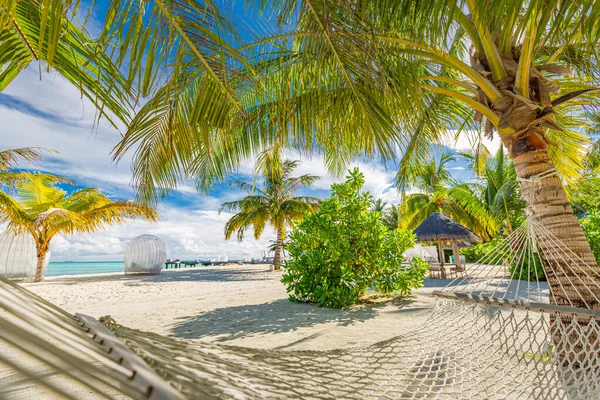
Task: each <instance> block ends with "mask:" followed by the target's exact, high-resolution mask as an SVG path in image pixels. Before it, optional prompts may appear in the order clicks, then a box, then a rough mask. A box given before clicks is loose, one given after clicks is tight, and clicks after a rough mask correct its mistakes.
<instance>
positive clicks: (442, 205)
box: [400, 151, 497, 238]
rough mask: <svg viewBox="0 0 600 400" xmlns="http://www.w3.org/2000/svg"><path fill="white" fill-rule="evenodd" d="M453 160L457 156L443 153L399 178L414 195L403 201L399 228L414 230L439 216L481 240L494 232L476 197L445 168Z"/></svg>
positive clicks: (494, 224)
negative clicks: (450, 219)
mask: <svg viewBox="0 0 600 400" xmlns="http://www.w3.org/2000/svg"><path fill="white" fill-rule="evenodd" d="M455 160H456V156H454V155H452V154H450V153H448V152H445V151H442V152H441V153H440V154H439V155H438V156H431V157H430V158H429V160H428V161H427V162H425V163H422V164H419V165H413V166H412V167H411V168H410V170H409V171H408V173H409V175H408V176H403V177H402V180H403V182H404V184H405V185H409V186H410V188H411V190H413V191H414V192H412V193H408V194H406V195H405V196H404V197H403V201H402V215H403V217H404V218H403V219H402V221H401V225H400V226H401V227H402V228H404V229H415V228H416V227H417V226H419V224H421V222H423V221H424V220H425V219H427V217H429V216H430V215H431V214H432V213H434V212H441V213H444V214H446V215H448V216H449V217H450V218H452V219H453V220H455V221H456V222H459V223H461V224H463V225H465V226H467V227H468V228H470V229H471V230H472V231H473V232H475V233H476V234H477V235H479V236H482V237H484V238H489V236H490V235H491V234H494V233H495V232H496V231H497V226H496V222H495V220H494V218H493V216H492V215H491V214H490V213H489V211H488V210H487V208H486V206H485V204H484V203H483V202H482V201H481V200H480V199H479V197H478V196H477V193H475V192H474V191H473V190H472V189H471V187H470V186H469V185H468V184H465V183H461V182H458V181H456V180H455V179H453V178H452V176H451V175H450V171H449V169H448V164H449V163H451V162H453V161H455Z"/></svg>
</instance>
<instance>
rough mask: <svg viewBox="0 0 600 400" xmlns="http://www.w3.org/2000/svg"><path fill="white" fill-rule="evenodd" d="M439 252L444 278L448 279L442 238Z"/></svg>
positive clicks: (439, 242)
mask: <svg viewBox="0 0 600 400" xmlns="http://www.w3.org/2000/svg"><path fill="white" fill-rule="evenodd" d="M437 244H438V253H439V257H440V264H441V266H440V269H441V273H442V279H446V268H445V267H444V261H445V260H444V247H443V246H442V241H441V240H440V239H438V242H437Z"/></svg>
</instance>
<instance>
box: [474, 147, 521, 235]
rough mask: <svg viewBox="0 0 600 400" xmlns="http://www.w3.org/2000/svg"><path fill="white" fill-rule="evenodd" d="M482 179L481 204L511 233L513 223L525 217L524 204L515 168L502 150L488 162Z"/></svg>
mask: <svg viewBox="0 0 600 400" xmlns="http://www.w3.org/2000/svg"><path fill="white" fill-rule="evenodd" d="M482 178H483V184H482V185H481V195H482V200H483V202H484V203H485V205H486V206H487V208H488V209H489V210H490V213H491V214H492V215H493V216H494V217H495V218H496V220H497V222H498V225H504V226H505V228H506V231H507V232H511V231H512V230H513V226H514V224H513V222H515V221H518V220H519V219H522V218H523V217H524V216H525V202H524V201H523V199H522V198H521V189H520V187H519V182H518V181H517V173H516V172H515V166H514V165H513V163H512V162H511V161H510V159H508V157H506V155H505V153H504V149H503V148H500V149H498V152H497V153H496V155H495V156H494V157H491V158H490V159H489V160H488V162H487V164H486V167H485V170H484V171H483V176H482Z"/></svg>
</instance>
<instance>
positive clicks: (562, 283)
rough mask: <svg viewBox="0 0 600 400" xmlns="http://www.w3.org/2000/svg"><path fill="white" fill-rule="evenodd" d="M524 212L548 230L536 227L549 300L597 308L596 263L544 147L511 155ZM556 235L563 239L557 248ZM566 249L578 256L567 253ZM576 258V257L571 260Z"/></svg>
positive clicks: (599, 307)
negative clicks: (540, 229)
mask: <svg viewBox="0 0 600 400" xmlns="http://www.w3.org/2000/svg"><path fill="white" fill-rule="evenodd" d="M513 161H514V164H515V169H516V172H517V176H518V177H519V178H521V179H520V181H521V182H520V183H521V191H522V195H523V198H524V199H525V202H526V203H527V213H528V215H530V216H531V217H532V218H533V220H534V221H537V222H538V223H539V224H540V225H542V226H544V227H545V228H546V229H547V230H548V232H547V233H545V234H544V233H543V232H539V231H536V235H537V236H538V237H537V243H538V247H539V249H540V256H541V258H542V260H543V261H544V264H545V267H546V275H547V279H548V281H549V283H550V286H551V291H552V296H551V299H550V301H551V302H552V303H555V304H558V305H566V306H575V307H584V308H587V307H590V308H594V309H600V304H599V303H598V302H597V301H596V300H595V299H594V296H593V294H592V292H590V289H592V290H593V288H594V287H597V286H596V285H598V283H599V282H598V279H597V277H598V275H597V273H598V271H599V268H598V264H597V263H596V259H595V257H594V254H593V253H592V250H591V248H590V245H589V243H588V241H587V239H586V237H585V235H584V232H583V229H582V228H581V225H580V224H579V221H578V220H577V217H576V216H575V214H574V213H573V208H572V207H571V204H570V202H569V200H568V198H567V195H566V193H565V190H564V188H563V186H562V182H561V181H560V179H559V177H558V176H557V175H556V174H554V173H553V171H554V164H553V163H552V161H551V159H550V156H549V154H548V152H547V150H546V149H537V150H534V151H528V152H523V153H520V154H518V155H517V156H515V157H514V158H513ZM556 239H558V240H560V242H562V246H561V248H558V247H557V246H556V245H557V242H556ZM569 250H570V251H572V252H573V253H574V254H576V255H577V257H575V256H573V255H572V254H571V256H570V257H569V255H568V253H569ZM577 258H579V259H577ZM574 259H576V260H574Z"/></svg>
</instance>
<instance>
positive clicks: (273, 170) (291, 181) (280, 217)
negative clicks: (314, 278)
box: [219, 151, 320, 270]
mask: <svg viewBox="0 0 600 400" xmlns="http://www.w3.org/2000/svg"><path fill="white" fill-rule="evenodd" d="M298 164H299V161H298V160H294V161H292V160H285V161H281V159H280V158H279V154H278V152H277V151H275V152H272V153H269V154H267V155H266V156H264V159H263V160H262V161H261V162H259V165H260V168H259V169H260V170H261V172H262V175H263V178H264V182H263V184H262V185H261V187H258V186H257V185H255V184H251V183H247V182H242V181H233V182H231V186H235V187H238V188H240V189H241V190H243V191H245V192H247V193H248V196H246V197H244V198H243V199H241V200H236V201H231V202H226V203H223V204H222V205H221V209H220V210H219V212H235V213H237V214H235V215H234V216H233V217H231V219H230V220H229V221H227V224H226V225H225V239H230V238H231V236H232V235H233V234H234V233H235V232H237V237H238V240H239V241H242V240H243V239H244V233H245V232H246V229H247V228H249V227H250V226H251V227H253V228H254V237H255V239H259V238H260V236H261V235H262V233H263V230H264V229H265V226H266V225H267V224H269V225H271V226H272V227H273V229H275V232H277V240H276V242H275V256H274V257H273V265H274V268H275V269H276V270H277V269H279V268H280V266H281V249H282V246H283V241H284V240H285V236H286V229H287V228H290V227H293V223H294V221H296V220H299V219H301V218H302V217H303V216H304V215H305V214H306V213H307V212H312V211H315V210H316V209H317V207H318V206H319V203H320V200H319V199H318V198H316V197H310V196H295V192H296V191H297V190H298V189H300V188H301V187H307V186H310V185H312V184H313V182H314V181H316V180H317V179H319V177H318V176H314V175H301V176H298V177H293V176H291V174H292V172H293V171H294V169H296V167H297V166H298Z"/></svg>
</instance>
